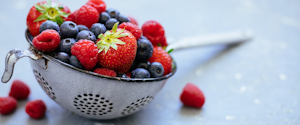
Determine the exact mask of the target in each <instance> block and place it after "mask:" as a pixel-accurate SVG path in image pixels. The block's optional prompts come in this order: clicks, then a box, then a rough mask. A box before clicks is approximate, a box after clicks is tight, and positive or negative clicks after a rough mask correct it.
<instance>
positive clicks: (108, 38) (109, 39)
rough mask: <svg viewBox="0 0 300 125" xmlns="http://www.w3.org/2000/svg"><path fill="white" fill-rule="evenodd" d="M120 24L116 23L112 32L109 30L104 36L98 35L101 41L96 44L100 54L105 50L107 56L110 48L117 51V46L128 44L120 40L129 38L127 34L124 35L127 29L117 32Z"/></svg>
mask: <svg viewBox="0 0 300 125" xmlns="http://www.w3.org/2000/svg"><path fill="white" fill-rule="evenodd" d="M118 24H119V22H117V23H115V24H114V26H113V28H112V30H111V31H110V30H108V31H106V32H105V33H104V34H99V35H98V38H99V39H100V40H99V41H98V42H97V43H96V45H97V47H98V49H99V53H100V52H102V51H103V50H104V51H105V54H106V53H107V51H108V50H109V49H110V47H111V48H113V49H115V50H117V49H118V46H117V44H120V45H122V44H126V43H125V42H123V41H122V40H120V39H118V38H121V37H125V36H128V34H127V33H123V31H124V30H125V28H124V29H122V30H119V31H118V32H117V28H118Z"/></svg>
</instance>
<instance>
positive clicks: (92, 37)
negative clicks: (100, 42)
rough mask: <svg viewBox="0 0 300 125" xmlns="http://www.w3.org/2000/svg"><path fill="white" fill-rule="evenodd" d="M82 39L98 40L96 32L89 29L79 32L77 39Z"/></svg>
mask: <svg viewBox="0 0 300 125" xmlns="http://www.w3.org/2000/svg"><path fill="white" fill-rule="evenodd" d="M80 39H87V40H91V41H93V42H96V40H97V39H96V37H95V35H94V33H93V32H91V31H87V30H82V31H80V32H79V33H78V34H77V36H76V40H77V41H78V40H80Z"/></svg>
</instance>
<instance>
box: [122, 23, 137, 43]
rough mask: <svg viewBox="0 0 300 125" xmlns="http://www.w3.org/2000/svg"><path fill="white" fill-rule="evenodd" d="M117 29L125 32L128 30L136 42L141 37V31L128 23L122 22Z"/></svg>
mask: <svg viewBox="0 0 300 125" xmlns="http://www.w3.org/2000/svg"><path fill="white" fill-rule="evenodd" d="M119 28H122V29H123V28H125V30H128V31H129V32H131V33H132V35H133V36H134V37H135V38H136V40H138V39H139V38H140V37H141V36H142V30H141V29H140V28H139V27H138V26H137V25H135V24H133V23H130V22H124V23H122V24H120V25H119Z"/></svg>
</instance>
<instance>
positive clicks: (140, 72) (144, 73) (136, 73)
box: [131, 68, 150, 78]
mask: <svg viewBox="0 0 300 125" xmlns="http://www.w3.org/2000/svg"><path fill="white" fill-rule="evenodd" d="M131 78H150V73H149V71H148V70H146V69H143V68H137V69H135V70H133V71H132V72H131Z"/></svg>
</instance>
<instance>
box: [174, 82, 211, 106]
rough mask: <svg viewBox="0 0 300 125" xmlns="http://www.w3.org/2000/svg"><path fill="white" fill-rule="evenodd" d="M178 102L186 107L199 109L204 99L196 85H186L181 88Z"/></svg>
mask: <svg viewBox="0 0 300 125" xmlns="http://www.w3.org/2000/svg"><path fill="white" fill-rule="evenodd" d="M180 100H181V102H182V103H183V104H184V105H186V106H191V107H195V108H201V107H202V106H203V104H204V102H205V97H204V95H203V93H202V91H201V90H200V89H199V88H198V87H197V86H196V85H194V84H192V83H187V84H186V85H185V87H184V88H183V91H182V93H181V96H180Z"/></svg>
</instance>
